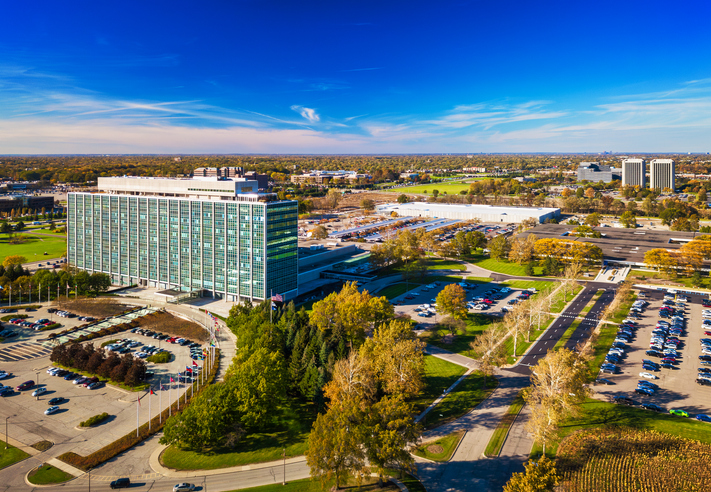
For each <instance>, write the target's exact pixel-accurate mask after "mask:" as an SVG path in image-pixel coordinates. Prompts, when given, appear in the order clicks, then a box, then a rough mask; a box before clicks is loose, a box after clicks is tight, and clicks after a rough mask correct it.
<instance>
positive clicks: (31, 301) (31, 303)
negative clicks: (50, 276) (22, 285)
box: [30, 284, 32, 304]
mask: <svg viewBox="0 0 711 492" xmlns="http://www.w3.org/2000/svg"><path fill="white" fill-rule="evenodd" d="M30 304H32V284H30Z"/></svg>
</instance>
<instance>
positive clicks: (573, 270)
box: [563, 262, 582, 301]
mask: <svg viewBox="0 0 711 492" xmlns="http://www.w3.org/2000/svg"><path fill="white" fill-rule="evenodd" d="M581 272H582V268H581V267H580V263H577V262H575V263H570V264H569V265H567V266H566V267H565V270H564V271H563V278H564V279H565V281H564V282H563V292H564V298H565V300H566V301H567V300H568V288H570V292H571V294H572V293H573V291H574V289H575V286H576V285H577V280H578V277H579V276H580V273H581Z"/></svg>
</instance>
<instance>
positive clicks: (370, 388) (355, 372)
mask: <svg viewBox="0 0 711 492" xmlns="http://www.w3.org/2000/svg"><path fill="white" fill-rule="evenodd" d="M370 362H371V361H370V360H369V359H368V358H367V357H365V356H363V355H361V354H360V353H359V351H356V350H353V351H351V353H350V354H349V355H348V357H347V358H345V359H341V360H339V361H338V362H336V365H335V366H334V368H333V376H332V379H331V381H329V382H328V383H327V384H326V386H325V387H324V393H325V395H326V398H328V399H329V400H330V402H331V405H332V406H333V405H334V404H337V403H339V402H346V401H357V402H363V403H367V402H370V401H372V400H374V399H375V396H376V392H377V389H378V388H377V381H376V379H375V374H373V369H372V367H371V363H370Z"/></svg>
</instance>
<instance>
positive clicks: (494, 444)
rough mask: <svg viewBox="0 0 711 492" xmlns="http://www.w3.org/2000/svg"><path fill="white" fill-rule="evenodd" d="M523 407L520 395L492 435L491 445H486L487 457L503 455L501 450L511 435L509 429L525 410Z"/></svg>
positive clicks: (485, 452)
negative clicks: (522, 410)
mask: <svg viewBox="0 0 711 492" xmlns="http://www.w3.org/2000/svg"><path fill="white" fill-rule="evenodd" d="M523 405H524V401H523V397H522V396H521V394H520V393H519V395H518V396H517V397H516V399H515V400H514V401H513V403H512V404H511V406H510V407H509V408H508V410H506V413H505V414H504V418H502V419H501V421H500V422H499V425H497V426H496V429H495V430H494V433H493V434H492V435H491V439H489V444H487V445H486V450H485V451H484V454H485V455H486V456H498V455H499V453H501V448H503V447H504V442H506V436H508V435H509V429H510V428H511V426H512V425H513V423H514V421H515V420H516V416H517V415H518V414H519V412H520V411H521V409H522V408H523Z"/></svg>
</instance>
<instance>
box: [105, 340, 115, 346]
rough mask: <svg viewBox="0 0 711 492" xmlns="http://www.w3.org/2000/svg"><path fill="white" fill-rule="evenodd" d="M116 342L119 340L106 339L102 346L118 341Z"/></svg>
mask: <svg viewBox="0 0 711 492" xmlns="http://www.w3.org/2000/svg"><path fill="white" fill-rule="evenodd" d="M116 342H118V340H106V341H105V342H103V343H102V344H101V346H102V347H106V346H107V345H111V344H113V343H116Z"/></svg>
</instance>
